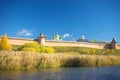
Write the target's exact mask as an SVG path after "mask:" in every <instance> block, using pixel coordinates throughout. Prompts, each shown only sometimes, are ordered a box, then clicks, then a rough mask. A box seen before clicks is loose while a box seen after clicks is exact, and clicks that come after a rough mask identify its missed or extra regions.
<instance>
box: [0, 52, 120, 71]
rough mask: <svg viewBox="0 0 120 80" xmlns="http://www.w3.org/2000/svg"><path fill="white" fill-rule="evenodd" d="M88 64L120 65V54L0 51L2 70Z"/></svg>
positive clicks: (86, 65)
mask: <svg viewBox="0 0 120 80" xmlns="http://www.w3.org/2000/svg"><path fill="white" fill-rule="evenodd" d="M88 66H120V55H84V54H83V55H79V54H65V53H55V54H47V53H33V52H21V51H17V52H15V51H0V70H16V69H41V68H52V67H88Z"/></svg>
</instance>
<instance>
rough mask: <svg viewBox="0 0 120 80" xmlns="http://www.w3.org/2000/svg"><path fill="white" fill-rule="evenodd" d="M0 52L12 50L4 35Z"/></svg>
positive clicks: (0, 43)
mask: <svg viewBox="0 0 120 80" xmlns="http://www.w3.org/2000/svg"><path fill="white" fill-rule="evenodd" d="M0 50H9V51H10V50H12V45H10V44H9V42H8V39H7V35H6V34H5V35H4V36H3V37H2V39H1V42H0Z"/></svg>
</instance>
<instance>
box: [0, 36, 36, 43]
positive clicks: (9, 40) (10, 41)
mask: <svg viewBox="0 0 120 80" xmlns="http://www.w3.org/2000/svg"><path fill="white" fill-rule="evenodd" d="M0 41H1V38H0ZM8 42H9V43H10V44H12V45H23V44H25V43H29V42H34V40H33V39H25V38H8Z"/></svg>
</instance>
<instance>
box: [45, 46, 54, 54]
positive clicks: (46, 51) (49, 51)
mask: <svg viewBox="0 0 120 80" xmlns="http://www.w3.org/2000/svg"><path fill="white" fill-rule="evenodd" d="M44 52H45V53H54V49H53V48H52V47H46V48H45V51H44Z"/></svg>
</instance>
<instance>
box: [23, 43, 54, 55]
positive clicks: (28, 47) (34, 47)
mask: <svg viewBox="0 0 120 80" xmlns="http://www.w3.org/2000/svg"><path fill="white" fill-rule="evenodd" d="M22 50H23V51H32V52H40V53H54V49H53V48H52V47H46V46H44V45H40V44H38V43H37V42H32V43H25V44H24V45H23V46H22Z"/></svg>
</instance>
